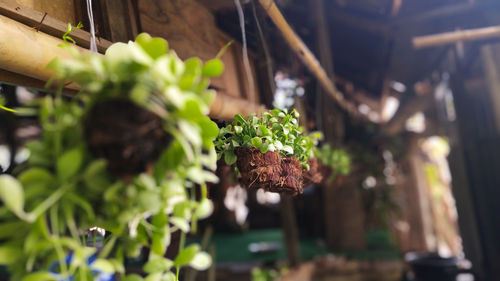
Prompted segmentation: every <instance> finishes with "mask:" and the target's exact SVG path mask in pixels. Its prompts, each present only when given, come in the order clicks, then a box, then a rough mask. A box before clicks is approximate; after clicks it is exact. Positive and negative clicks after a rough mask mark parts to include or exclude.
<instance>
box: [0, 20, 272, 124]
mask: <svg viewBox="0 0 500 281" xmlns="http://www.w3.org/2000/svg"><path fill="white" fill-rule="evenodd" d="M61 43H63V41H62V40H61V39H58V38H56V37H53V36H50V35H48V34H46V33H43V32H37V31H36V30H35V29H33V28H30V27H28V26H26V25H24V24H21V23H19V22H17V21H15V20H12V19H10V18H8V17H5V16H2V15H0V81H4V82H10V83H13V84H20V85H23V84H25V85H26V86H35V87H37V88H42V87H43V83H44V81H47V80H48V79H49V78H50V77H51V76H52V72H51V71H50V70H48V69H46V65H47V64H48V63H49V62H50V61H51V60H52V59H53V58H55V57H61V58H71V54H70V53H69V52H68V51H66V50H65V49H63V48H60V47H58V46H57V45H59V44H61ZM75 48H76V49H77V50H79V51H81V52H86V51H87V49H84V48H81V47H78V46H75ZM23 78H24V79H23ZM67 88H69V90H70V91H71V90H75V89H78V85H76V84H70V85H69V86H68V87H67ZM263 110H265V108H264V107H263V106H261V105H259V104H255V103H252V102H249V101H247V100H244V99H240V98H235V97H230V96H227V95H223V94H217V95H216V96H215V100H214V102H213V104H212V106H211V107H210V113H209V115H210V117H212V118H217V119H222V120H231V119H232V118H233V116H234V115H235V114H238V113H240V114H243V115H248V114H250V113H259V112H261V111H263Z"/></svg>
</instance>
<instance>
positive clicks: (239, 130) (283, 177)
mask: <svg viewBox="0 0 500 281" xmlns="http://www.w3.org/2000/svg"><path fill="white" fill-rule="evenodd" d="M297 117H298V113H297V112H296V111H295V110H293V111H291V112H290V113H289V112H288V111H286V110H279V109H275V110H272V111H271V112H266V113H263V114H262V115H261V116H260V117H257V116H255V115H250V116H248V117H247V118H246V119H245V118H244V117H243V116H241V115H236V116H235V118H234V119H235V121H234V122H233V123H232V124H231V125H228V126H226V127H225V128H222V129H221V130H220V132H219V137H218V139H217V140H216V141H215V145H216V149H217V152H218V156H219V157H222V156H224V160H225V161H226V163H227V164H228V165H232V164H234V163H236V166H237V167H238V170H239V171H240V174H241V179H242V180H241V181H242V183H243V184H244V185H246V186H247V187H248V188H263V189H264V190H266V191H270V192H279V193H287V194H292V195H297V194H301V193H302V192H303V168H306V169H307V161H308V159H309V157H310V156H312V149H313V148H314V141H313V140H312V139H311V138H309V137H308V136H305V135H303V134H302V127H300V126H299V125H298V121H297V119H296V118H297Z"/></svg>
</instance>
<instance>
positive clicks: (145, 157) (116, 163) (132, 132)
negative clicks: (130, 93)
mask: <svg viewBox="0 0 500 281" xmlns="http://www.w3.org/2000/svg"><path fill="white" fill-rule="evenodd" d="M162 124H163V120H162V119H161V118H160V117H159V116H157V115H156V114H154V113H152V112H150V111H147V110H146V109H144V108H142V107H140V106H138V105H136V104H134V103H132V102H131V101H128V100H124V99H114V100H109V101H104V102H100V103H97V104H96V105H94V106H93V107H92V108H91V110H90V111H89V112H88V113H87V116H86V119H85V138H86V140H87V143H88V146H89V149H90V151H91V153H92V154H93V155H94V156H96V157H98V158H104V159H106V160H107V161H108V170H109V171H110V172H111V173H112V174H113V175H115V176H118V177H127V176H132V175H135V174H138V173H141V172H144V171H146V170H147V168H148V166H150V165H151V164H152V163H153V162H155V161H156V160H157V158H158V157H159V155H160V154H161V152H162V151H163V150H164V148H165V147H166V146H167V145H168V144H169V142H170V140H171V136H170V135H168V134H167V132H165V130H164V129H163V126H162Z"/></svg>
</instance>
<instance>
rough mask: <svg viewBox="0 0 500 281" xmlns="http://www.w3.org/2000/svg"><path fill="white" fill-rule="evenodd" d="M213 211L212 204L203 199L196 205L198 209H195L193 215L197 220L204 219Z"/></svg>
mask: <svg viewBox="0 0 500 281" xmlns="http://www.w3.org/2000/svg"><path fill="white" fill-rule="evenodd" d="M213 210H214V204H213V203H212V201H210V200H208V199H206V198H203V199H201V201H200V203H199V204H198V207H197V208H196V211H195V213H194V214H195V216H196V217H197V218H199V219H204V218H207V217H209V216H210V215H211V214H212V212H213Z"/></svg>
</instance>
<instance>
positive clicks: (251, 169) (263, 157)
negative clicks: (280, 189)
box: [235, 147, 281, 188]
mask: <svg viewBox="0 0 500 281" xmlns="http://www.w3.org/2000/svg"><path fill="white" fill-rule="evenodd" d="M235 153H236V156H237V160H236V165H237V166H238V170H240V173H241V179H242V181H243V184H245V185H246V186H247V187H248V188H253V187H257V188H260V187H262V186H267V185H270V184H272V183H273V182H278V181H279V177H280V169H281V168H280V156H279V154H278V153H277V152H266V153H261V152H260V151H259V150H258V149H257V148H253V147H252V148H238V149H236V151H235Z"/></svg>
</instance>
